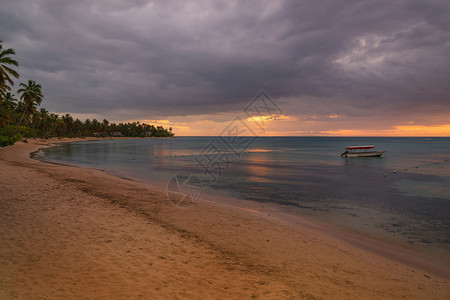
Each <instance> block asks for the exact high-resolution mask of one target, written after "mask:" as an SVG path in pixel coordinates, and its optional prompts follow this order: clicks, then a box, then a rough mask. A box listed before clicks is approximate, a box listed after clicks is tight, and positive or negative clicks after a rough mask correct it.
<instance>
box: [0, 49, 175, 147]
mask: <svg viewBox="0 0 450 300" xmlns="http://www.w3.org/2000/svg"><path fill="white" fill-rule="evenodd" d="M15 54H16V53H15V51H14V50H13V49H11V48H8V49H3V42H2V41H0V146H8V145H12V144H14V143H15V142H17V141H20V140H22V139H23V138H24V137H25V138H43V139H47V138H52V137H87V136H97V137H99V136H101V137H108V136H126V137H173V136H174V133H173V132H172V127H170V128H169V129H168V130H167V129H165V128H164V127H162V126H156V127H155V126H154V125H150V124H146V123H142V124H141V123H140V122H128V123H119V124H116V123H110V122H109V121H108V120H106V119H104V120H103V121H101V122H99V121H98V120H96V119H93V120H90V119H87V120H85V121H81V120H79V119H74V118H73V117H72V116H71V115H70V114H65V115H61V116H59V115H57V114H54V113H51V112H48V111H47V110H46V109H45V108H40V109H38V107H39V106H40V104H41V102H42V99H43V98H44V96H43V94H42V86H41V85H40V84H38V83H36V82H35V81H33V80H28V81H27V82H26V83H20V85H19V89H18V90H17V94H18V96H16V95H14V94H13V93H11V87H12V86H14V79H18V78H19V77H20V76H19V73H17V71H16V70H14V67H18V66H19V64H18V62H17V61H16V60H14V58H13V55H15ZM16 97H19V99H17V98H16Z"/></svg>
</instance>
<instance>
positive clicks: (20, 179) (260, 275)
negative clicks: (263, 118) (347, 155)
mask: <svg viewBox="0 0 450 300" xmlns="http://www.w3.org/2000/svg"><path fill="white" fill-rule="evenodd" d="M63 141H73V140H69V139H63V140H54V141H40V140H29V141H28V143H22V142H19V143H17V144H16V145H14V146H11V147H6V148H0V169H1V172H0V191H1V192H0V228H1V230H0V299H449V298H450V279H449V277H448V276H447V275H446V274H448V270H447V272H446V271H445V270H444V271H442V270H440V271H439V270H438V271H436V272H434V273H433V272H432V269H429V270H427V269H426V267H424V268H423V269H421V268H418V267H417V265H418V264H417V263H416V264H408V261H414V259H413V258H411V259H409V260H408V259H403V260H402V259H401V258H402V256H408V255H411V254H409V253H408V252H407V251H405V254H404V255H402V254H398V255H397V256H398V259H389V258H386V257H385V256H382V254H383V253H384V252H383V251H384V250H383V249H379V253H376V252H377V251H373V249H375V248H376V247H375V246H373V247H372V248H373V249H371V248H370V247H369V246H368V247H365V243H366V244H370V242H366V241H365V240H364V238H361V239H360V240H359V241H360V243H359V244H358V242H357V241H358V238H357V237H356V238H355V237H354V236H352V235H351V234H349V235H348V236H347V237H345V233H342V232H339V233H337V231H336V232H335V233H336V235H335V236H333V232H330V231H327V230H317V228H318V227H317V226H316V225H311V226H306V225H305V224H309V223H308V222H307V221H306V220H305V221H304V222H303V226H302V222H299V223H295V224H294V223H292V222H289V221H287V220H282V219H278V218H275V217H271V216H268V215H267V214H262V213H258V210H255V208H254V207H250V206H249V207H248V208H246V207H245V206H244V207H242V206H241V207H233V206H230V205H223V204H220V203H215V202H213V201H200V202H199V203H198V204H197V205H196V206H193V207H190V208H185V209H181V208H179V207H176V206H174V205H172V204H171V203H170V202H169V201H168V199H167V197H166V195H165V194H164V193H162V192H160V191H158V190H156V189H154V188H152V187H151V186H150V185H148V184H145V183H141V182H135V181H130V180H126V179H122V178H118V177H114V176H111V175H108V174H105V173H104V172H102V171H99V170H92V169H84V168H78V167H70V166H63V165H57V164H50V163H45V162H41V161H38V160H34V159H31V158H30V153H32V152H34V151H36V150H38V149H39V148H42V147H47V146H50V145H51V142H63ZM338 236H339V237H340V238H338ZM372 245H374V244H372ZM378 254H380V255H378ZM394 258H395V257H394ZM403 258H404V257H403ZM419 265H420V264H419ZM430 270H431V271H430Z"/></svg>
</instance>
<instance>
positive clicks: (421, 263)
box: [30, 138, 450, 280]
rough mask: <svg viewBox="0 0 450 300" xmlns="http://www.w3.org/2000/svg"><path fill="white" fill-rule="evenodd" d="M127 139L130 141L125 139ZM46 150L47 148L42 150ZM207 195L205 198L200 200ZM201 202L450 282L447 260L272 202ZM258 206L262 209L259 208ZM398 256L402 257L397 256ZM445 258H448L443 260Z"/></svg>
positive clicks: (214, 197) (210, 197) (210, 196)
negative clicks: (310, 232)
mask: <svg viewBox="0 0 450 300" xmlns="http://www.w3.org/2000/svg"><path fill="white" fill-rule="evenodd" d="M92 139H93V140H100V141H101V140H104V139H99V138H92ZM109 139H123V138H109ZM126 139H129V138H126ZM44 148H46V147H44ZM41 149H42V148H40V149H38V150H37V151H35V152H33V153H30V157H32V158H34V159H37V160H40V161H43V162H46V163H52V164H59V165H62V166H70V167H77V168H87V169H94V170H99V171H102V172H104V173H106V174H108V175H111V176H114V177H118V178H121V179H124V180H130V181H134V182H139V183H143V184H147V185H148V186H149V187H150V188H152V189H154V190H156V191H158V192H161V193H165V192H166V188H167V185H165V184H163V183H162V182H158V184H154V182H153V183H149V182H148V181H146V180H143V179H139V178H136V177H130V176H128V175H129V174H127V173H125V174H124V173H121V172H119V171H115V170H104V169H101V168H91V167H89V166H83V165H77V164H70V163H64V162H58V161H52V160H48V159H46V158H45V157H44V156H41V158H36V157H33V154H36V153H38V152H39V151H40V150H41ZM203 195H204V196H206V197H203ZM200 201H206V202H209V203H211V204H213V205H214V204H219V205H225V206H229V207H231V208H237V209H242V210H246V211H249V212H251V213H255V214H260V216H266V215H268V216H270V218H266V219H268V220H269V219H274V218H275V219H277V220H278V221H279V222H282V223H285V224H286V225H289V226H298V227H299V229H302V228H305V227H307V228H309V229H311V230H313V231H314V232H316V233H318V232H320V233H322V234H325V235H326V236H328V237H332V238H335V239H337V240H339V241H341V242H344V243H347V244H349V245H351V246H354V247H357V248H359V249H361V250H364V251H368V252H370V253H372V254H376V255H380V256H382V257H384V258H387V259H390V260H393V261H395V262H399V263H403V264H406V265H409V266H411V267H415V268H419V269H422V270H423V271H425V272H429V273H431V274H432V275H437V276H439V277H442V278H444V279H447V280H450V261H449V260H448V259H444V258H443V257H435V255H433V253H430V252H424V251H420V250H419V249H416V248H414V247H407V245H404V244H401V243H399V242H397V243H396V242H395V241H394V240H392V239H390V240H389V239H383V238H382V237H379V236H374V235H372V234H368V233H364V232H360V231H356V230H352V229H351V228H348V227H347V228H345V227H342V226H339V225H333V224H331V223H327V222H325V221H323V220H317V219H314V218H311V217H306V216H299V215H297V214H294V213H290V212H287V211H286V210H283V209H282V206H283V205H278V204H275V203H270V202H267V203H260V202H256V201H252V200H242V199H238V198H234V197H231V196H224V195H219V194H217V193H214V192H208V191H202V197H201V198H200ZM261 206H263V207H264V209H261ZM399 253H401V254H399ZM446 258H447V257H446Z"/></svg>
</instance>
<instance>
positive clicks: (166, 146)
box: [43, 137, 450, 259]
mask: <svg viewBox="0 0 450 300" xmlns="http://www.w3.org/2000/svg"><path fill="white" fill-rule="evenodd" d="M367 144H369V145H370V144H373V145H375V146H376V149H378V150H386V151H387V152H386V153H385V155H384V156H383V157H372V158H358V157H356V158H355V157H348V158H345V157H341V156H340V154H341V153H342V152H344V151H345V147H346V146H350V145H367ZM43 156H44V157H45V159H47V160H50V161H56V162H61V163H66V164H73V165H80V166H85V167H91V168H97V169H102V170H105V171H106V172H109V173H111V174H114V175H120V176H123V177H127V178H131V179H136V180H140V181H145V182H148V183H150V184H157V185H160V186H170V185H169V183H170V182H171V180H173V178H174V177H176V176H184V178H186V176H189V174H193V175H194V176H196V178H197V181H196V183H197V184H198V185H199V186H200V187H201V189H203V190H204V191H207V192H208V193H213V194H214V193H216V194H219V195H225V196H228V197H233V198H237V199H241V200H244V201H245V200H251V201H256V202H258V203H261V205H264V204H265V203H271V204H272V205H278V206H279V207H280V208H281V209H282V210H283V211H286V212H289V213H292V214H293V215H298V216H308V217H311V218H316V219H318V220H321V221H324V222H327V223H330V224H333V225H336V226H340V227H344V228H346V229H349V230H353V231H357V232H360V233H362V234H364V235H369V236H372V237H375V238H380V239H384V240H389V241H392V242H394V243H398V244H403V245H406V246H408V247H412V248H416V249H420V250H422V251H426V252H430V253H433V254H436V255H439V256H440V257H442V258H444V259H449V258H450V138H399V137H389V138H386V137H383V138H373V137H371V138H361V137H354V138H350V137H346V138H332V137H259V138H256V139H245V138H244V139H242V140H241V141H238V142H236V141H233V142H230V140H226V139H223V138H220V137H178V138H166V139H157V138H154V139H123V140H104V141H85V142H76V143H63V144H59V145H58V146H56V147H51V148H47V149H45V150H43ZM186 174H187V175H186ZM180 178H181V177H180Z"/></svg>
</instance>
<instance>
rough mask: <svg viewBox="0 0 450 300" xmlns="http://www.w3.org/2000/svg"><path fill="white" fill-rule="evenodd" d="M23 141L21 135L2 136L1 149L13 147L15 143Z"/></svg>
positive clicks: (0, 139)
mask: <svg viewBox="0 0 450 300" xmlns="http://www.w3.org/2000/svg"><path fill="white" fill-rule="evenodd" d="M21 139H23V136H22V135H21V134H20V133H18V134H16V135H15V136H3V135H0V147H6V146H11V145H13V144H14V143H15V142H18V141H20V140H21Z"/></svg>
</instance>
